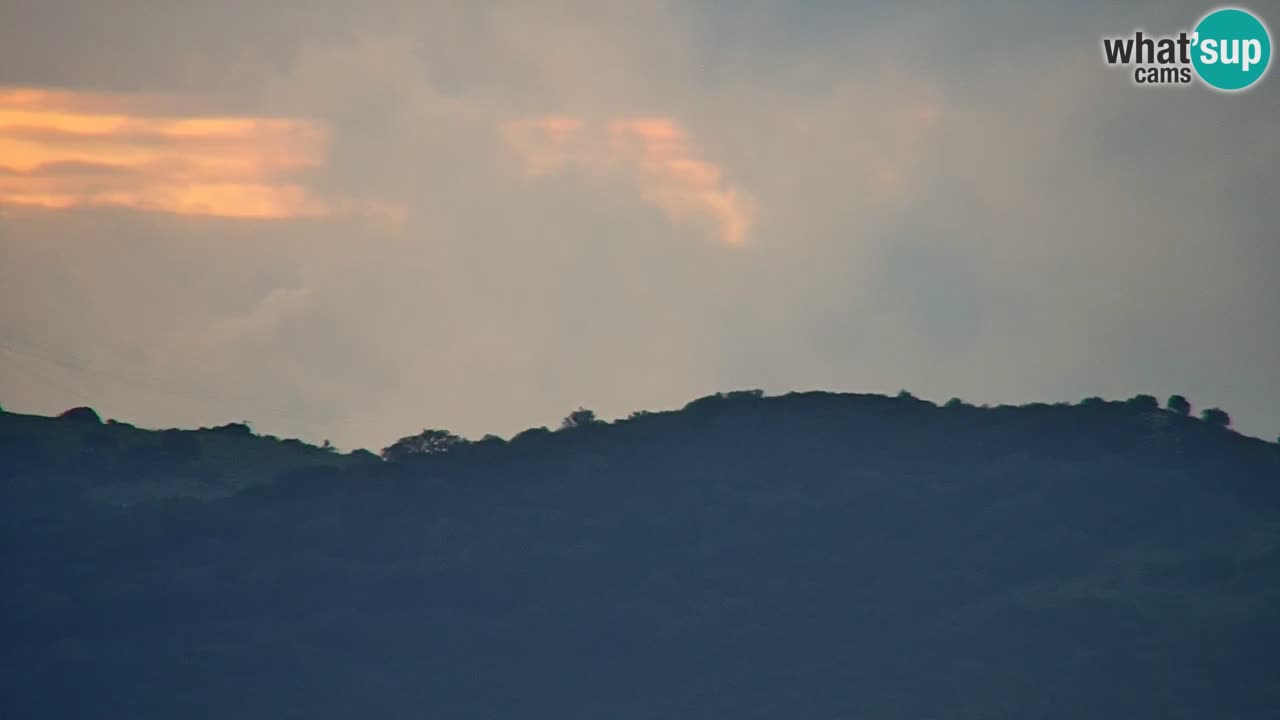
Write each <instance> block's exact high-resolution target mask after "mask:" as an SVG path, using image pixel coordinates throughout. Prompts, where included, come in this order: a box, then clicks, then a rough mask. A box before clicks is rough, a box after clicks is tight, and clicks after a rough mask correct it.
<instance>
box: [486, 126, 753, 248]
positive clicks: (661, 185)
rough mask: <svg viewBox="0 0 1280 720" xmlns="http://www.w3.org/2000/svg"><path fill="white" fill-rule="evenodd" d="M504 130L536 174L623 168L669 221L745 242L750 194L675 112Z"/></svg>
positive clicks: (750, 211) (731, 241) (750, 219)
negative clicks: (670, 115) (700, 146)
mask: <svg viewBox="0 0 1280 720" xmlns="http://www.w3.org/2000/svg"><path fill="white" fill-rule="evenodd" d="M502 132H503V136H504V138H505V139H506V141H507V143H508V145H510V147H511V148H512V149H513V150H514V151H515V152H516V153H517V155H518V156H519V157H520V159H521V161H522V162H523V167H524V169H525V171H526V172H527V173H529V174H530V175H531V176H534V177H542V176H546V175H549V174H551V173H554V172H557V171H560V170H563V169H566V168H570V167H575V168H585V169H587V170H591V171H596V172H610V173H622V174H624V175H626V176H627V177H629V178H630V179H631V181H632V183H633V185H634V187H635V190H636V192H637V193H638V195H639V197H640V199H641V200H642V201H644V202H645V203H648V204H650V205H652V206H654V207H656V208H658V209H659V210H660V211H662V213H663V214H664V215H665V216H666V217H667V219H668V220H670V221H671V222H672V223H677V224H688V225H695V226H699V227H701V228H704V229H705V231H706V232H707V233H708V234H710V235H712V236H714V237H716V238H717V239H719V240H721V241H722V242H724V243H726V244H729V245H740V244H742V243H744V242H746V240H747V235H748V233H749V232H750V230H751V227H752V226H753V225H754V223H755V207H754V203H753V202H752V200H751V199H750V197H749V196H748V195H747V194H746V193H745V192H743V191H742V190H741V189H739V188H737V187H736V186H734V185H733V184H731V183H730V182H729V181H728V180H726V178H725V173H724V170H723V169H722V168H720V167H719V166H718V165H716V164H714V163H712V162H711V161H709V160H707V159H705V158H704V157H702V154H701V153H700V151H699V150H698V148H697V147H696V146H695V144H694V142H693V141H692V139H691V138H690V136H689V133H688V132H687V131H686V130H685V129H684V128H683V127H682V126H681V125H680V124H679V123H677V122H676V121H674V120H672V119H670V118H664V117H652V118H624V119H620V120H615V121H612V122H609V123H607V124H605V125H604V126H603V127H598V128H597V127H592V126H589V125H588V124H587V123H586V122H585V121H584V120H581V119H578V118H572V117H564V116H547V117H539V118H528V119H524V120H519V121H516V122H511V123H508V124H506V125H505V126H503V129H502Z"/></svg>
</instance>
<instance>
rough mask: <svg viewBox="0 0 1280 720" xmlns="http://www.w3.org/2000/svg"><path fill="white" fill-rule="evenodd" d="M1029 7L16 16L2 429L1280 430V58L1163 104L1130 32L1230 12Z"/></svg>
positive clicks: (564, 6) (3, 126)
mask: <svg viewBox="0 0 1280 720" xmlns="http://www.w3.org/2000/svg"><path fill="white" fill-rule="evenodd" d="M960 5H967V7H959V6H960ZM1007 5H1008V4H1007V3H1003V2H999V3H997V2H978V3H956V2H940V1H937V2H928V3H917V4H909V3H897V2H883V3H881V4H879V5H873V4H865V3H851V2H835V1H834V0H823V1H821V2H819V1H817V0H814V1H812V2H807V3H795V2H783V1H779V2H765V1H763V0H747V1H744V2H735V3H727V2H724V3H711V2H708V3H691V2H670V3H661V2H645V3H635V2H619V3H610V2H582V3H570V2H546V1H541V2H524V1H521V2H515V1H512V2H466V3H461V2H459V3H425V2H416V1H413V2H411V1H409V0H359V1H357V0H314V1H310V2H302V0H279V1H277V2H272V3H261V2H257V0H253V1H251V0H224V1H223V2H217V3H213V2H207V1H206V0H201V2H193V1H191V0H175V1H173V2H166V3H160V2H148V1H144V0H117V1H116V2H111V3H105V2H95V1H91V0H61V1H60V0H17V1H16V2H15V0H9V1H8V2H6V3H4V8H3V9H0V403H2V404H3V405H4V406H5V407H6V408H8V409H11V410H15V411H24V412H40V413H53V412H57V411H61V410H63V409H66V408H67V407H70V406H72V405H84V404H87V405H91V406H93V407H95V408H97V409H98V410H99V411H100V412H101V413H102V414H103V415H104V416H109V417H116V418H119V419H122V420H126V421H130V422H135V423H137V424H140V425H145V426H152V427H156V426H160V427H168V426H199V425H209V424H215V423H222V422H228V421H233V420H246V419H247V420H251V421H253V424H254V427H255V428H257V429H258V430H259V431H260V432H264V433H273V434H277V435H281V436H299V437H303V438H305V439H308V440H311V441H315V442H319V441H320V440H322V439H325V438H328V439H331V440H333V441H334V442H335V443H337V444H338V445H339V446H340V447H342V448H344V449H349V448H352V447H370V448H373V449H378V448H381V447H383V446H385V445H387V444H389V443H390V442H391V441H393V440H394V439H396V438H398V437H400V436H402V435H406V434H409V433H411V432H416V431H417V430H420V429H422V428H424V427H444V428H449V429H452V430H454V431H456V432H459V433H461V434H464V435H468V436H472V437H478V436H480V435H481V434H484V433H486V432H494V433H498V434H503V435H508V436H509V435H510V434H513V433H514V432H517V431H519V430H521V429H524V428H527V427H531V426H538V425H554V424H556V423H557V422H558V421H559V419H560V418H561V417H563V416H564V415H565V414H566V413H567V412H569V411H570V410H572V409H574V408H576V407H578V406H579V405H582V406H586V407H590V408H594V409H595V410H596V411H597V412H598V413H599V414H600V415H602V416H604V417H608V418H612V417H616V416H621V415H625V414H627V413H628V412H630V411H632V410H636V409H662V408H671V407H678V406H680V405H683V404H684V403H685V402H686V401H688V400H690V399H692V398H694V397H698V396H701V395H706V394H708V393H711V392H715V391H720V390H729V389H736V388H751V387H759V388H763V389H765V390H766V391H768V392H770V393H780V392H786V391H790V390H808V389H828V390H838V391H856V392H887V393H892V392H896V391H897V390H899V389H900V388H906V389H909V390H911V391H912V392H914V393H915V394H916V395H919V396H921V397H925V398H929V399H933V400H935V401H938V402H943V401H946V400H947V399H948V398H950V397H952V396H959V397H961V398H964V399H966V400H969V401H971V402H975V403H991V404H997V403H1004V402H1010V403H1019V402H1030V401H1059V400H1072V401H1074V400H1079V399H1081V398H1083V397H1086V396H1090V395H1102V396H1105V397H1111V398H1125V397H1129V396H1132V395H1134V394H1137V393H1151V394H1154V395H1158V396H1160V397H1161V398H1164V397H1166V396H1168V395H1169V394H1171V393H1183V394H1185V395H1187V396H1188V397H1189V398H1190V399H1191V401H1192V402H1193V404H1194V405H1196V407H1197V408H1203V407H1209V406H1218V407H1222V408H1224V409H1226V410H1227V411H1229V412H1230V413H1231V415H1232V417H1233V419H1234V420H1235V424H1236V426H1237V427H1238V428H1240V429H1241V430H1242V431H1244V432H1247V433H1250V434H1254V435H1259V436H1262V437H1266V438H1275V436H1276V435H1277V433H1280V320H1278V319H1277V310H1280V283H1278V282H1277V280H1278V279H1280V231H1277V227H1278V226H1280V202H1277V200H1278V199H1280V183H1278V182H1277V168H1278V167H1280V133H1277V131H1276V128H1277V126H1278V125H1280V84H1278V80H1277V78H1276V76H1275V72H1274V69H1273V72H1272V73H1271V74H1270V75H1269V77H1268V78H1267V79H1265V80H1264V81H1263V82H1262V84H1261V85H1260V86H1257V87H1255V88H1254V89H1252V90H1250V91H1248V92H1246V93H1243V94H1237V95H1224V94H1219V93H1215V92H1212V91H1210V90H1208V89H1206V88H1204V87H1200V86H1192V87H1165V88H1138V87H1135V86H1134V85H1133V84H1132V83H1131V82H1130V75H1129V74H1128V73H1127V72H1126V71H1125V70H1124V69H1120V68H1113V67H1108V66H1106V65H1105V64H1104V63H1103V61H1102V56H1101V50H1100V40H1101V38H1102V37H1103V36H1104V35H1120V34H1125V33H1130V32H1132V31H1133V30H1134V29H1135V28H1139V27H1141V28H1144V29H1146V30H1147V31H1149V32H1152V33H1170V34H1172V33H1176V32H1177V31H1179V30H1184V29H1188V28H1190V26H1191V25H1193V24H1194V22H1195V21H1196V20H1197V19H1198V18H1199V17H1200V16H1201V15H1203V14H1204V12H1205V11H1206V10H1208V9H1209V6H1207V5H1199V4H1195V3H1183V2H1165V1H1161V2H1149V3H1145V7H1143V5H1144V4H1143V3H1125V4H1124V7H1123V8H1118V7H1113V5H1114V4H1113V3H1103V2H1096V3H1056V4H1053V5H1047V4H1046V5H1045V6H1044V7H1041V8H1036V7H1031V6H1027V7H1021V8H1016V9H1010V8H1009V7H1007ZM854 6H857V9H856V10H855V9H853V8H854ZM907 6H909V7H907ZM535 7H536V9H535ZM1254 8H1255V9H1256V10H1258V11H1259V12H1260V13H1261V14H1262V15H1263V17H1264V19H1265V20H1269V21H1270V22H1271V23H1272V27H1273V28H1274V27H1275V24H1274V23H1276V22H1280V20H1278V19H1277V18H1280V7H1277V6H1276V5H1270V4H1266V5H1264V4H1258V5H1255V6H1254ZM1273 34H1274V30H1273Z"/></svg>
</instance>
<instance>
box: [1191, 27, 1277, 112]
mask: <svg viewBox="0 0 1280 720" xmlns="http://www.w3.org/2000/svg"><path fill="white" fill-rule="evenodd" d="M1192 43H1193V47H1194V49H1193V50H1192V57H1191V64H1192V65H1194V66H1195V68H1196V73H1198V74H1199V75H1200V79H1201V80H1203V81H1204V82H1205V83H1206V84H1207V85H1209V86H1210V87H1214V88H1217V89H1218V90H1226V91H1228V92H1230V91H1234V90H1243V89H1245V88H1247V87H1249V86H1250V85H1252V84H1254V83H1256V82H1258V80H1261V79H1262V76H1263V75H1264V74H1266V72H1267V65H1269V64H1270V62H1271V33H1269V32H1267V26H1266V25H1263V24H1262V21H1261V20H1259V19H1258V18H1257V17H1255V16H1254V15H1253V13H1250V12H1249V11H1247V10H1241V9H1239V8H1221V9H1218V10H1214V11H1213V12H1211V13H1209V14H1208V15H1205V16H1204V19H1203V20H1201V21H1200V24H1199V25H1196V29H1195V35H1194V36H1193V40H1192Z"/></svg>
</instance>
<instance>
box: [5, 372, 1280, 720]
mask: <svg viewBox="0 0 1280 720" xmlns="http://www.w3.org/2000/svg"><path fill="white" fill-rule="evenodd" d="M1219 413H1221V411H1216V412H1206V413H1204V414H1203V415H1202V417H1196V416H1195V415H1194V414H1192V413H1191V408H1190V405H1189V403H1185V399H1182V398H1176V397H1175V398H1173V399H1171V402H1169V403H1167V404H1166V407H1165V408H1164V409H1162V408H1161V407H1160V406H1159V405H1158V403H1157V402H1156V401H1155V399H1154V398H1150V397H1146V396H1139V397H1137V398H1134V399H1132V400H1129V401H1125V402H1106V401H1103V400H1100V399H1096V398H1094V399H1090V400H1086V401H1084V402H1082V403H1079V404H1075V405H1052V406H1051V405H1029V406H1021V407H998V408H979V407H973V406H971V405H967V404H965V403H963V402H960V401H952V402H950V403H947V404H946V405H944V406H941V407H940V406H935V405H933V404H931V403H928V402H924V401H921V400H918V399H916V398H913V397H911V396H910V395H909V394H907V393H903V394H901V395H899V396H898V397H896V398H890V397H883V396H872V395H832V394H824V393H807V394H792V395H787V396H783V397H764V396H762V395H761V394H760V393H758V392H745V393H731V394H728V395H717V396H712V397H708V398H703V399H700V400H696V401H694V402H692V403H690V404H689V405H688V406H686V407H685V408H684V409H682V410H680V411H676V412H660V413H636V414H634V415H633V416H631V417H630V418H628V419H626V420H622V421H618V422H615V423H603V422H600V421H598V420H597V418H596V417H595V416H594V415H593V414H591V413H590V411H586V410H579V411H576V412H575V413H573V414H572V415H570V417H569V418H567V419H566V421H565V423H564V424H563V426H562V427H560V428H559V429H557V430H554V431H552V430H548V429H545V428H538V429H534V430H530V431H526V432H524V433H521V434H520V435H518V436H516V437H514V438H512V439H511V440H509V441H507V440H503V439H501V438H497V437H493V436H487V437H486V438H484V439H483V440H480V441H476V442H470V441H467V440H465V439H463V438H460V437H458V436H456V435H453V434H451V433H448V432H445V431H441V430H428V431H424V432H423V433H420V434H418V435H412V436H408V437H406V438H404V439H402V440H400V441H398V442H396V443H393V444H392V445H390V446H389V447H388V448H387V449H386V450H385V451H384V452H383V458H384V459H379V458H378V457H376V456H374V455H372V454H370V453H364V452H360V453H355V454H347V455H343V454H339V453H336V452H334V451H333V450H332V448H328V447H322V448H317V447H312V446H308V445H305V444H303V443H300V442H297V441H282V440H278V439H275V438H268V437H261V436H258V435H255V434H253V433H252V432H251V431H250V429H249V428H248V427H247V426H246V425H240V424H237V425H229V426H223V427H220V428H209V429H204V430H198V431H175V430H170V431H161V432H156V431H147V430H141V429H137V428H133V427H131V426H128V425H123V424H119V423H111V422H107V423H103V422H102V421H101V420H100V419H99V418H98V416H97V414H96V413H93V412H92V411H87V410H86V409H78V410H76V411H74V412H69V413H66V414H64V416H63V417H60V418H38V417H32V416H25V415H15V414H12V413H10V414H3V413H0V489H2V491H3V495H2V496H0V500H2V501H3V503H4V508H3V512H2V514H0V532H3V535H2V536H0V543H2V545H0V552H2V553H3V555H2V557H0V559H2V561H3V565H2V568H0V569H2V572H3V576H2V577H0V582H2V583H3V587H4V588H5V591H4V593H3V596H2V597H3V600H2V602H3V603H4V607H3V615H2V617H3V621H2V623H0V632H2V633H3V643H2V644H0V657H2V658H3V663H4V666H3V668H0V677H2V678H3V680H2V681H0V682H2V683H3V686H2V687H0V702H3V703H4V705H3V706H0V715H2V716H3V717H12V718H37V717H39V718H86V717H93V718H130V719H137V720H151V719H153V718H155V719H159V718H164V719H165V720H168V719H169V718H179V717H181V718H210V719H213V718H217V719H219V720H223V719H228V718H245V719H248V718H264V719H268V718H269V719H270V720H282V719H285V718H305V719H307V720H315V719H319V718H326V719H327V718H361V719H364V718H369V719H377V718H418V717H436V718H459V719H461V718H555V719H556V720H566V719H569V718H584V719H588V718H590V719H592V720H594V719H597V718H611V719H624V718H702V717H706V718H713V717H714V718H735V719H741V718H823V719H832V720H834V719H836V718H869V719H876V720H888V719H897V718H902V719H907V718H911V719H923V718H948V719H962V718H974V719H978V718H981V719H984V720H987V719H993V718H1064V719H1067V718H1070V719H1071V720H1075V719H1077V718H1124V719H1125V720H1132V719H1135V718H1152V719H1157V718H1158V719H1159V720H1171V719H1176V718H1188V719H1190V718H1195V719H1196V720H1201V719H1203V718H1240V719H1246V718H1249V719H1253V718H1257V719H1258V720H1262V719H1263V718H1273V717H1275V716H1276V711H1277V708H1280V683H1278V682H1276V678H1280V654H1278V650H1277V649H1278V648H1280V446H1277V445H1276V444H1272V443H1265V442H1262V441H1259V440H1255V439H1252V438H1247V437H1244V436H1241V435H1238V434H1236V433H1235V432H1233V431H1232V430H1231V429H1230V427H1229V426H1230V419H1229V417H1227V416H1226V414H1225V413H1221V414H1219Z"/></svg>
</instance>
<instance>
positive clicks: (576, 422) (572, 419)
mask: <svg viewBox="0 0 1280 720" xmlns="http://www.w3.org/2000/svg"><path fill="white" fill-rule="evenodd" d="M598 422H600V421H599V420H597V419H596V414H595V412H594V411H592V410H588V409H586V408H583V407H580V408H578V409H577V410H574V411H573V412H571V413H569V415H568V416H567V417H566V418H565V419H564V420H563V421H562V422H561V423H560V429H561V430H572V429H574V428H580V427H586V426H588V425H594V424H596V423H598Z"/></svg>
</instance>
